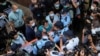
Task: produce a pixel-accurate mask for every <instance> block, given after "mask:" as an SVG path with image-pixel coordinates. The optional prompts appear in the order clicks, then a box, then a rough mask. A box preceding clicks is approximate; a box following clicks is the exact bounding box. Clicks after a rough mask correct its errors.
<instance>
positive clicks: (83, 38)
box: [82, 29, 85, 43]
mask: <svg viewBox="0 0 100 56" xmlns="http://www.w3.org/2000/svg"><path fill="white" fill-rule="evenodd" d="M84 32H85V29H83V31H82V43H84Z"/></svg>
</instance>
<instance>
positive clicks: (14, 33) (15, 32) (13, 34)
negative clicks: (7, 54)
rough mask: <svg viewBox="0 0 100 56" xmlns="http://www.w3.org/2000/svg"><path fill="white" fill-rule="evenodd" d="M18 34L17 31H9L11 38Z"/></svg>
mask: <svg viewBox="0 0 100 56" xmlns="http://www.w3.org/2000/svg"><path fill="white" fill-rule="evenodd" d="M16 34H17V31H11V32H10V33H9V37H10V38H11V39H14V36H15V35H16Z"/></svg>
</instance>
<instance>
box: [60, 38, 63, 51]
mask: <svg viewBox="0 0 100 56" xmlns="http://www.w3.org/2000/svg"><path fill="white" fill-rule="evenodd" d="M62 46H63V40H62V37H60V49H61V51H63V50H62Z"/></svg>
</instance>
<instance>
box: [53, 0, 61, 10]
mask: <svg viewBox="0 0 100 56" xmlns="http://www.w3.org/2000/svg"><path fill="white" fill-rule="evenodd" d="M54 7H55V8H56V9H59V7H60V2H59V0H57V1H56V2H55V4H54Z"/></svg>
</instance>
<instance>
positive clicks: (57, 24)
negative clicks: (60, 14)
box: [54, 21, 64, 29]
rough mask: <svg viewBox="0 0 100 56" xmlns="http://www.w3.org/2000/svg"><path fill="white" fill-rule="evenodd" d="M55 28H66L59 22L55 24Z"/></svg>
mask: <svg viewBox="0 0 100 56" xmlns="http://www.w3.org/2000/svg"><path fill="white" fill-rule="evenodd" d="M54 26H55V27H57V28H59V29H63V28H64V25H63V23H62V22H61V21H57V22H56V23H55V24H54Z"/></svg>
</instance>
